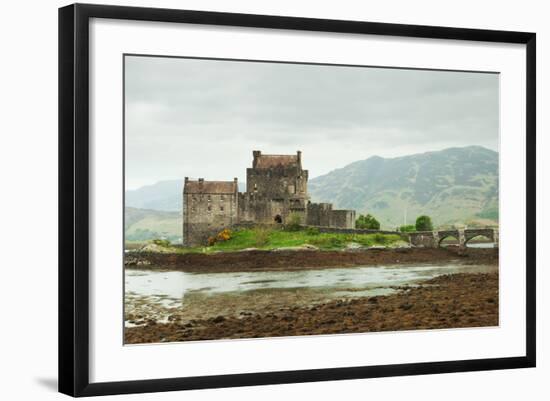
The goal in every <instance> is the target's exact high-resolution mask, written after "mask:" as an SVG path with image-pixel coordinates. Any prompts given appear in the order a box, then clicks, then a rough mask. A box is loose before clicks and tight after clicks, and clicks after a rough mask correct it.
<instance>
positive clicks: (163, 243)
mask: <svg viewBox="0 0 550 401" xmlns="http://www.w3.org/2000/svg"><path fill="white" fill-rule="evenodd" d="M152 242H153V244H155V245H158V246H162V247H164V248H168V247H169V246H170V241H168V240H167V239H160V238H155V239H154V240H153V241H152Z"/></svg>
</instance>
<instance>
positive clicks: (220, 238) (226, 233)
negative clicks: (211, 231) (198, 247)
mask: <svg viewBox="0 0 550 401" xmlns="http://www.w3.org/2000/svg"><path fill="white" fill-rule="evenodd" d="M230 239H231V230H230V229H228V228H224V229H223V230H222V231H220V232H219V233H217V234H216V235H215V236H212V237H208V240H207V242H208V246H212V245H214V244H215V243H217V242H224V241H229V240H230Z"/></svg>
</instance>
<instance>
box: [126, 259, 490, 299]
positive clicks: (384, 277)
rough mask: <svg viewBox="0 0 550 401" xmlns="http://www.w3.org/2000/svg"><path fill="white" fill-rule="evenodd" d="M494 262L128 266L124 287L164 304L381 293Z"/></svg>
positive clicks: (480, 268)
mask: <svg viewBox="0 0 550 401" xmlns="http://www.w3.org/2000/svg"><path fill="white" fill-rule="evenodd" d="M496 269H497V267H496V266H466V265H461V264H458V263H454V264H453V263H451V264H447V265H444V266H433V265H418V266H406V267H404V266H379V267H353V268H332V269H318V270H301V271H271V272H270V271H267V272H231V273H185V272H159V271H144V270H132V269H127V270H126V275H125V286H126V288H125V289H126V292H127V293H128V294H131V295H134V296H146V297H151V296H153V297H155V298H157V299H158V300H160V302H162V303H165V304H166V305H167V306H170V304H173V303H174V302H176V301H177V302H181V301H182V298H185V296H186V295H187V294H190V293H197V292H200V293H204V294H212V295H214V294H220V293H229V292H232V293H235V292H237V293H238V292H245V291H251V290H266V289H291V288H308V289H332V290H334V291H338V290H339V289H341V290H344V291H349V290H350V289H353V290H357V289H359V290H361V289H362V290H364V291H354V292H356V295H357V296H368V295H384V294H386V293H390V292H392V291H393V290H392V289H391V288H390V287H394V286H402V285H405V284H415V283H418V282H419V281H423V280H427V279H430V278H433V277H436V276H439V275H443V274H454V273H474V272H490V271H495V270H496Z"/></svg>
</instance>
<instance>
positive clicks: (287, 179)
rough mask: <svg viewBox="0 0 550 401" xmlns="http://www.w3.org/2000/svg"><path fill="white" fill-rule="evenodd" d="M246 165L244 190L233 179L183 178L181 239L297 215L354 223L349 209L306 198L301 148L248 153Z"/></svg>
mask: <svg viewBox="0 0 550 401" xmlns="http://www.w3.org/2000/svg"><path fill="white" fill-rule="evenodd" d="M252 154H253V158H254V159H253V162H252V168H247V169H246V192H239V188H238V180H237V178H234V179H233V181H205V180H204V178H199V179H198V180H196V181H195V180H190V179H189V178H188V177H185V185H184V187H183V200H184V202H183V241H184V244H185V245H187V246H190V245H200V244H205V243H206V241H207V238H208V237H209V236H212V235H215V234H216V233H218V232H220V231H221V230H223V229H224V228H230V227H233V226H235V225H239V224H241V225H245V224H274V225H276V224H285V223H286V222H288V219H289V217H290V216H291V215H298V216H299V218H300V221H301V222H302V224H306V225H310V226H326V227H340V228H355V210H334V209H333V208H332V204H330V203H312V202H311V201H310V197H309V195H308V192H307V181H308V170H304V169H302V152H300V151H298V152H296V155H265V154H262V153H261V152H260V151H258V150H255V151H253V152H252Z"/></svg>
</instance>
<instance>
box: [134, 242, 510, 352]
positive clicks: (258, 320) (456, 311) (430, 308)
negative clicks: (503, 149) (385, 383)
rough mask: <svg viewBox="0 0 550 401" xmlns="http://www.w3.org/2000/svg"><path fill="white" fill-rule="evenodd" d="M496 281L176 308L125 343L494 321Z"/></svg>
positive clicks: (450, 281) (485, 277) (466, 279)
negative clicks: (222, 307)
mask: <svg viewBox="0 0 550 401" xmlns="http://www.w3.org/2000/svg"><path fill="white" fill-rule="evenodd" d="M476 253H478V252H477V250H476ZM498 282H499V280H498V272H494V273H475V274H471V273H470V274H453V275H444V276H439V277H435V278H433V279H430V280H426V281H424V282H422V283H421V284H420V285H419V286H403V287H400V288H398V290H399V291H398V292H397V293H394V294H391V295H385V296H372V297H360V298H349V299H331V300H327V301H326V302H321V303H316V304H307V303H300V302H291V303H288V304H286V306H283V307H281V306H280V305H274V304H272V303H270V302H266V303H265V305H264V306H261V307H257V308H256V309H255V310H253V311H246V310H241V311H240V312H239V313H237V314H235V313H233V314H226V315H219V316H208V317H200V316H199V315H197V316H195V317H194V318H191V319H182V318H181V316H178V315H177V314H174V315H170V316H168V317H167V322H165V323H159V322H157V321H149V322H147V323H146V324H144V325H142V326H138V327H127V328H126V329H125V343H126V344H138V343H155V342H174V341H193V340H214V339H235V338H258V337H278V336H299V335H316V334H343V333H365V332H378V331H399V330H425V329H447V328H460V327H488V326H498V324H499V315H498V310H499V306H498V305H499V287H498ZM220 302H224V300H220ZM200 304H201V305H202V300H201V301H200ZM228 307H231V308H232V309H233V307H232V306H231V305H229V306H228ZM233 310H234V309H233Z"/></svg>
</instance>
